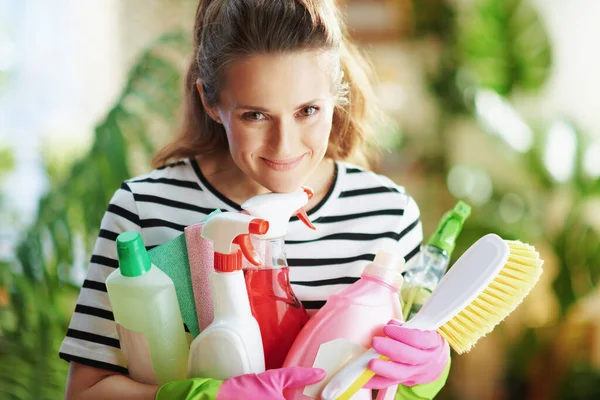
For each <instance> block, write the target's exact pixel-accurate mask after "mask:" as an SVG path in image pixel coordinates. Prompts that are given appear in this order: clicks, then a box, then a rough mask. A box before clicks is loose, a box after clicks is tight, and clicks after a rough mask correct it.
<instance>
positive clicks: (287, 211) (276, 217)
mask: <svg viewBox="0 0 600 400" xmlns="http://www.w3.org/2000/svg"><path fill="white" fill-rule="evenodd" d="M311 196H312V192H311V191H310V190H309V189H299V190H297V191H295V192H291V193H267V194H263V195H259V196H255V197H253V198H251V199H249V200H248V201H246V202H245V203H244V204H242V209H244V210H245V211H246V212H248V213H249V214H250V215H252V216H254V217H256V218H261V219H264V220H266V221H268V222H269V230H268V232H266V233H264V234H256V235H252V236H251V238H252V243H253V245H254V248H255V249H256V251H257V253H258V255H259V258H261V260H262V264H261V265H258V266H255V265H249V266H247V267H245V268H244V277H245V278H246V287H247V289H248V297H249V299H250V308H251V309H252V314H253V315H254V317H255V318H256V320H257V321H258V325H259V327H260V331H261V335H262V341H263V348H264V352H265V366H266V368H267V369H275V368H281V366H282V365H283V361H284V360H285V357H286V355H287V354H288V351H289V349H290V347H291V346H292V343H293V342H294V340H295V339H296V336H297V335H298V334H299V333H300V330H301V329H302V328H303V327H304V325H305V324H306V322H307V321H308V314H307V313H306V310H305V309H304V307H303V306H302V303H300V301H299V300H298V298H296V295H295V294H294V291H293V290H292V286H291V284H290V279H289V266H288V263H287V258H286V253H285V242H284V236H285V234H286V233H287V229H288V224H289V220H290V217H291V216H292V215H296V216H298V218H299V219H300V220H301V221H302V222H303V223H304V224H305V225H306V226H307V227H309V228H311V229H315V227H314V226H313V225H312V224H311V223H310V221H309V219H308V216H307V215H306V212H305V211H304V209H303V208H302V207H304V206H305V205H306V203H307V202H308V200H309V197H311Z"/></svg>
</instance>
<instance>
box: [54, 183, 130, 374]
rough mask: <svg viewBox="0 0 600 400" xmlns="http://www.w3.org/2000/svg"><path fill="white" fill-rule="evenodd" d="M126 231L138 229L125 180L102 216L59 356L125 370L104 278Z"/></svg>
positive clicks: (104, 367) (110, 368) (117, 370)
mask: <svg viewBox="0 0 600 400" xmlns="http://www.w3.org/2000/svg"><path fill="white" fill-rule="evenodd" d="M125 231H137V232H140V231H141V229H140V223H139V216H138V211H137V207H136V203H135V201H134V198H133V194H132V193H131V190H130V188H129V186H128V185H127V183H124V184H123V185H122V186H121V188H120V189H119V190H117V191H116V192H115V194H114V195H113V197H112V199H111V201H110V203H109V206H108V209H107V211H106V213H105V214H104V217H103V219H102V224H101V227H100V233H99V235H98V239H97V241H96V244H95V246H94V252H93V254H92V257H91V259H90V264H89V267H88V271H87V275H86V278H85V281H84V282H83V285H82V288H81V291H80V293H79V298H78V300H77V305H76V307H75V311H74V313H73V317H72V318H71V322H70V324H69V328H68V330H67V334H66V337H65V339H64V341H63V343H62V345H61V348H60V353H59V355H60V357H61V358H62V359H64V360H66V361H75V362H78V363H81V364H85V365H89V366H92V367H96V368H103V369H108V370H112V371H116V372H120V373H127V369H126V368H125V363H124V360H123V357H122V355H121V350H120V346H119V339H118V335H117V330H116V325H115V322H114V317H113V313H112V309H111V306H110V302H109V299H108V294H107V291H106V284H105V282H106V278H107V277H108V275H109V274H110V273H111V272H113V271H114V270H115V268H117V267H118V262H117V250H116V243H115V241H116V238H117V236H118V235H119V234H120V233H122V232H125Z"/></svg>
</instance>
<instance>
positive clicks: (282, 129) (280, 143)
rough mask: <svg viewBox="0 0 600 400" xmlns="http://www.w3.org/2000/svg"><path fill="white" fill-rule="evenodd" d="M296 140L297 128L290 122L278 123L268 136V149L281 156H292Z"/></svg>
mask: <svg viewBox="0 0 600 400" xmlns="http://www.w3.org/2000/svg"><path fill="white" fill-rule="evenodd" d="M297 138H298V132H297V127H296V126H295V124H294V123H293V122H291V121H279V122H278V123H277V124H275V126H274V127H273V130H272V133H271V135H270V136H269V147H270V148H271V150H273V151H274V152H276V153H277V154H279V155H281V156H287V155H292V153H293V151H294V148H295V147H297V146H296V145H295V142H294V141H295V140H296V139H297Z"/></svg>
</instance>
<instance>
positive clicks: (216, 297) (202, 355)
mask: <svg viewBox="0 0 600 400" xmlns="http://www.w3.org/2000/svg"><path fill="white" fill-rule="evenodd" d="M268 229H269V223H268V222H267V221H265V220H262V219H259V218H254V217H252V216H249V215H246V214H240V213H231V212H225V213H221V214H217V215H215V216H213V217H212V218H210V219H209V220H208V221H207V222H205V223H204V226H203V227H202V237H203V238H205V239H208V240H212V241H213V243H214V252H215V253H214V257H215V263H214V265H215V270H214V271H213V272H212V273H211V274H210V276H209V280H210V287H211V292H212V297H213V306H214V320H213V322H212V323H211V324H210V325H209V326H208V327H207V328H206V329H205V330H203V331H202V332H200V335H198V336H197V337H196V338H195V339H194V341H193V342H192V345H191V348H190V357H189V363H188V377H190V378H196V377H197V378H213V379H221V380H225V379H229V378H233V377H236V376H240V375H245V374H251V373H260V372H264V371H265V356H264V351H263V344H262V338H261V335H260V328H259V326H258V322H257V321H256V319H255V318H254V317H253V316H252V311H251V310H250V302H249V300H248V291H247V290H246V282H245V280H244V273H243V272H242V264H243V263H242V254H243V255H244V256H245V257H246V258H247V259H248V260H249V261H250V262H252V263H254V264H256V265H260V263H261V260H260V259H259V258H258V254H256V252H255V251H254V248H253V247H252V242H251V240H250V234H255V235H262V234H265V233H266V232H267V231H268Z"/></svg>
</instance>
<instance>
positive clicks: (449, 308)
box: [321, 234, 544, 400]
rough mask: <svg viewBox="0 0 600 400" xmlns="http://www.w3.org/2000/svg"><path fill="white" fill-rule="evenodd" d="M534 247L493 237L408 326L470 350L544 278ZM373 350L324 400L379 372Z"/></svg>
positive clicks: (468, 255)
mask: <svg viewBox="0 0 600 400" xmlns="http://www.w3.org/2000/svg"><path fill="white" fill-rule="evenodd" d="M543 263H544V262H543V261H542V260H541V259H540V258H539V254H538V253H537V252H536V251H535V248H534V247H533V246H530V245H528V244H525V243H521V242H519V241H509V240H506V241H505V240H503V239H502V238H500V237H499V236H497V235H494V234H489V235H486V236H484V237H482V238H481V239H479V240H478V241H477V242H475V244H473V245H472V246H471V247H470V248H469V249H468V250H467V251H466V252H465V253H464V254H463V255H462V256H461V257H460V258H459V259H458V261H456V263H455V264H454V265H453V267H452V268H450V270H449V271H448V272H447V273H446V275H445V276H444V277H443V278H442V280H441V281H440V283H439V284H438V286H437V287H436V288H435V290H434V291H433V292H432V294H431V295H430V297H429V298H428V299H427V301H426V302H425V304H423V307H422V308H421V310H420V311H419V313H418V314H417V315H415V316H414V317H413V318H412V319H411V320H410V321H408V322H406V323H405V324H404V325H403V326H404V327H406V328H413V329H419V330H423V331H426V330H437V331H438V333H439V334H440V335H441V336H443V337H444V338H445V339H446V340H447V341H448V343H449V344H450V346H451V347H452V348H453V349H454V350H455V351H456V352H457V353H459V354H462V353H464V352H466V351H469V350H470V349H471V348H472V347H473V345H474V344H475V343H476V342H477V341H478V340H479V339H480V338H481V337H483V336H485V335H486V334H488V333H490V332H491V331H492V330H493V329H494V327H495V326H496V325H498V324H499V323H500V322H501V321H502V320H503V319H504V318H506V316H507V315H508V314H510V313H511V312H512V311H513V310H514V309H515V308H516V307H517V306H518V305H519V304H520V303H521V302H522V301H523V299H524V298H525V296H527V294H528V293H529V292H530V291H531V289H532V288H533V287H534V286H535V284H536V283H537V281H538V280H539V277H540V275H541V273H542V264H543ZM374 358H381V359H383V360H387V358H386V357H385V356H382V355H380V354H379V353H377V352H376V351H375V350H373V349H370V350H369V351H367V352H366V353H365V354H364V355H362V356H360V357H358V358H357V359H356V360H354V361H352V362H351V363H350V364H349V365H348V366H346V367H345V368H344V369H343V370H342V371H340V372H339V373H338V374H337V375H335V376H334V377H333V378H332V379H331V381H330V382H329V383H328V384H327V386H326V387H325V388H324V389H323V392H322V393H321V398H322V399H323V400H334V399H335V400H347V399H350V398H351V397H352V396H353V395H354V394H355V393H356V392H357V391H358V390H359V389H360V388H362V387H363V386H364V385H365V384H366V383H367V382H368V381H369V380H370V379H371V378H372V377H373V376H374V375H375V373H374V372H372V371H371V370H369V369H368V367H367V366H368V364H369V361H371V360H372V359H374Z"/></svg>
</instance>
